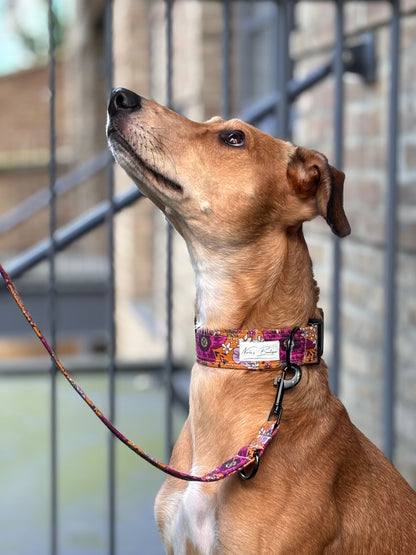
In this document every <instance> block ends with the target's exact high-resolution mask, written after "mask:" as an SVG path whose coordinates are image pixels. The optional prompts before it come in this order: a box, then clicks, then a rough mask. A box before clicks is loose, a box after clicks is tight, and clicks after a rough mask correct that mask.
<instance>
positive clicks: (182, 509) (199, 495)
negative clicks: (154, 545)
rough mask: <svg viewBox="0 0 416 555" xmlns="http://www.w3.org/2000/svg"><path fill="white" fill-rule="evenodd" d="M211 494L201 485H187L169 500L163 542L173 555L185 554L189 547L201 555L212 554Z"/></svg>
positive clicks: (214, 542)
mask: <svg viewBox="0 0 416 555" xmlns="http://www.w3.org/2000/svg"><path fill="white" fill-rule="evenodd" d="M215 506H216V504H215V495H213V494H210V493H208V492H207V491H206V490H205V489H204V486H203V484H201V483H199V482H191V483H189V484H188V486H187V488H186V489H185V490H184V491H182V492H177V493H176V494H174V495H173V496H172V497H171V500H170V504H169V508H168V511H167V512H168V516H167V518H166V522H167V528H166V536H167V540H168V541H169V543H170V544H171V546H172V549H173V553H175V555H180V554H184V553H186V552H187V546H189V544H192V546H193V547H194V548H196V549H197V550H198V551H199V553H201V555H213V554H214V553H215V551H216V547H217V539H218V537H217V525H216V515H215Z"/></svg>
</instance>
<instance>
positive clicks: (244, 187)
mask: <svg viewBox="0 0 416 555" xmlns="http://www.w3.org/2000/svg"><path fill="white" fill-rule="evenodd" d="M107 136H108V141H109V145H110V148H111V150H112V152H113V155H114V157H115V159H116V161H117V162H118V163H119V164H120V165H121V166H122V167H123V168H124V170H125V171H126V172H127V173H128V174H129V175H130V176H131V177H132V179H133V180H134V181H135V182H136V183H137V185H138V186H139V188H140V189H141V190H142V192H143V193H144V194H145V195H146V196H148V197H149V198H150V199H151V200H152V201H153V202H154V203H155V204H156V205H157V206H158V207H159V208H160V209H161V210H162V211H163V212H164V213H165V214H166V216H167V217H168V218H169V219H170V220H171V221H172V223H173V225H174V226H175V227H176V228H177V230H178V231H179V232H180V233H181V234H182V235H183V236H184V237H185V239H186V240H187V241H188V243H189V242H190V241H191V242H192V241H193V242H195V241H196V242H200V243H203V244H204V245H205V246H206V247H208V248H216V249H223V248H230V247H232V246H236V247H239V246H242V245H243V244H244V243H247V242H252V241H253V240H255V239H256V238H259V237H260V236H262V234H264V233H265V232H268V231H273V232H274V231H276V230H279V229H280V230H285V231H286V230H288V229H289V228H292V229H296V228H297V227H299V226H300V225H301V224H302V222H304V221H306V220H310V219H312V218H314V217H315V216H317V215H318V214H321V215H322V216H323V217H324V218H325V219H326V221H327V222H328V224H329V225H330V227H331V229H332V231H333V232H334V233H336V234H337V235H339V236H344V235H347V234H348V233H349V232H350V227H349V224H348V221H347V218H346V216H345V213H344V210H343V206H342V192H343V182H344V174H343V173H342V172H340V171H338V170H336V169H335V168H333V167H331V166H330V165H329V164H328V161H327V159H326V158H325V157H324V156H323V155H322V154H320V153H318V152H315V151H311V150H306V149H303V148H297V147H295V146H293V145H292V144H291V143H289V142H285V141H281V140H278V139H275V138H273V137H271V136H270V135H268V134H266V133H263V132H261V131H259V130H258V129H256V128H255V127H252V126H251V125H248V124H246V123H244V122H242V121H239V120H230V121H224V120H222V119H221V118H218V117H215V118H212V119H211V120H209V121H207V122H204V123H195V122H193V121H190V120H188V119H186V118H184V117H182V116H181V115H179V114H177V113H175V112H173V111H171V110H168V109H167V108H165V107H163V106H161V105H159V104H157V103H156V102H153V101H151V100H147V99H144V98H141V97H139V96H138V95H136V94H135V93H133V92H131V91H128V90H126V89H115V90H114V91H113V92H112V94H111V98H110V102H109V107H108V124H107Z"/></svg>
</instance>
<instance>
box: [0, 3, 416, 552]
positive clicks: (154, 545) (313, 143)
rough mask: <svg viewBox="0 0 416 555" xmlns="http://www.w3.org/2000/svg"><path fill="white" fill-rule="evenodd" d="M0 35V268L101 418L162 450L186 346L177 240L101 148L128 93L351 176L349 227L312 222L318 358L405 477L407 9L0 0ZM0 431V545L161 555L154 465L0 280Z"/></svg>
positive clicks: (180, 410) (410, 162)
mask: <svg viewBox="0 0 416 555" xmlns="http://www.w3.org/2000/svg"><path fill="white" fill-rule="evenodd" d="M0 36H1V37H2V50H1V54H0V123H1V127H0V129H1V134H0V261H1V263H2V264H3V265H4V266H5V268H6V270H8V271H9V272H10V274H11V275H12V277H13V276H14V277H15V278H16V284H17V287H18V289H19V291H20V293H21V294H22V296H23V299H24V302H25V304H26V305H27V307H28V308H29V311H30V312H31V313H32V315H33V317H34V319H35V320H36V321H37V323H38V324H39V325H40V327H41V329H42V330H43V331H44V332H45V335H46V336H47V338H48V339H50V340H51V342H52V343H53V344H55V346H56V350H57V353H58V356H59V357H60V358H61V360H62V362H63V363H64V365H65V367H66V368H67V369H68V371H70V372H71V373H72V374H73V375H74V377H75V378H76V380H77V381H79V383H80V385H81V386H82V387H83V388H84V389H85V390H86V392H87V394H88V395H89V396H91V397H92V399H93V400H94V401H95V403H96V404H97V405H98V406H99V407H100V409H102V410H103V412H104V413H105V414H108V415H110V417H111V418H112V419H113V420H114V421H115V423H116V425H117V426H118V427H119V428H120V429H121V430H122V432H123V433H124V434H125V435H127V436H128V437H129V438H130V439H132V440H133V441H134V442H135V443H137V444H138V445H140V446H141V447H143V448H144V449H145V450H146V451H148V452H150V453H151V454H153V455H154V456H156V457H158V458H159V459H162V460H166V459H167V458H168V454H169V450H170V446H171V444H172V442H173V441H174V439H175V437H176V435H177V433H178V431H179V429H180V427H181V425H182V423H183V421H184V419H185V417H186V409H187V387H188V380H189V369H190V368H191V366H192V362H193V359H194V345H193V317H194V314H193V302H194V283H193V273H192V269H191V267H190V264H189V261H188V255H187V252H186V249H185V245H184V243H183V241H182V239H181V238H180V237H179V236H177V234H176V233H175V232H173V231H172V230H171V229H170V228H169V227H168V225H167V223H166V222H165V221H164V219H163V217H162V216H161V214H160V213H159V212H158V211H157V210H155V209H154V208H153V206H152V205H151V203H150V202H149V201H148V200H147V199H143V198H141V196H140V194H139V193H138V192H137V189H136V188H135V187H134V186H133V184H132V183H131V181H130V180H129V178H128V177H127V176H126V175H125V174H124V173H123V172H122V171H121V170H120V169H119V168H117V167H113V165H112V162H111V158H110V156H109V154H108V152H107V148H106V137H105V123H106V104H107V97H108V92H109V90H110V89H111V87H112V86H123V87H127V88H130V89H132V90H134V91H136V92H138V93H139V94H141V95H143V96H147V97H152V98H154V99H155V100H156V101H158V102H161V103H163V104H167V105H169V106H171V107H172V108H174V109H175V110H177V111H179V112H180V113H182V114H183V115H185V116H187V117H189V118H191V119H194V120H196V121H203V120H205V119H208V118H210V117H212V116H213V115H216V114H220V115H222V116H224V117H229V116H238V117H241V118H242V119H244V120H246V121H249V122H251V123H253V124H255V125H257V126H258V127H260V128H262V129H264V130H265V131H267V132H270V133H272V134H274V135H276V136H279V137H281V138H287V139H290V140H292V141H293V142H295V143H296V144H299V145H302V146H306V147H308V148H314V149H317V150H319V151H322V152H324V153H325V154H326V155H327V156H328V158H329V160H330V162H331V163H332V164H333V165H335V166H336V167H338V168H339V169H343V170H344V171H345V173H346V176H347V177H346V182H345V208H346V213H347V215H348V218H349V221H350V223H351V227H352V235H351V236H350V237H348V238H346V239H344V240H342V241H339V240H336V239H335V238H333V237H331V233H330V230H329V228H328V227H327V226H326V224H325V223H324V222H323V221H318V220H317V221H314V222H311V223H308V224H307V225H306V226H305V230H306V235H307V240H308V244H309V246H310V251H311V256H312V259H313V262H314V268H315V274H316V278H317V281H318V284H319V285H320V287H321V306H322V307H323V309H324V311H325V319H326V327H325V352H324V358H325V360H326V361H327V362H328V363H329V365H330V384H331V388H332V389H333V391H334V392H335V393H337V394H338V395H339V396H340V398H341V400H342V401H343V402H344V403H345V405H346V407H347V409H348V411H349V413H350V416H351V419H352V420H353V422H354V423H355V424H357V425H358V426H359V427H360V428H361V429H362V430H363V431H364V433H366V435H368V436H369V437H370V438H371V439H372V441H374V442H375V443H376V444H377V445H378V446H379V447H380V448H381V449H382V450H383V451H384V452H385V453H386V455H387V456H388V457H389V458H390V459H391V460H392V461H393V462H394V464H395V465H396V467H397V468H398V469H399V471H400V472H401V473H402V474H403V475H404V476H405V478H406V479H407V480H408V481H409V483H410V484H411V485H412V486H413V487H415V485H416V431H415V429H416V380H415V378H416V364H415V355H414V353H415V347H414V345H415V344H416V277H415V276H416V0H402V2H399V1H391V2H390V1H383V2H374V1H360V2H353V1H351V2H350V1H344V2H343V1H342V0H338V1H335V0H334V1H326V2H325V1H289V0H276V1H272V0H269V1H238V0H232V1H231V0H223V1H221V0H217V1H215V0H210V1H208V0H207V1H203V0H176V1H171V0H166V1H163V0H152V1H151V0H113V1H111V0H73V1H72V2H66V1H65V0H54V1H53V2H51V1H49V2H47V1H46V0H0ZM116 213H117V214H116ZM51 238H52V239H51ZM0 428H1V437H2V442H1V446H0V476H1V491H2V504H1V509H0V511H1V512H2V513H3V516H2V518H1V519H0V545H1V552H2V553H5V554H6V553H7V554H45V553H60V554H61V553H62V554H75V553H76V554H101V553H117V554H130V553H132V554H133V553H144V554H146V555H153V554H161V553H163V548H162V546H161V542H160V540H159V538H158V533H157V530H156V526H155V524H154V520H153V502H154V497H155V495H156V492H157V490H158V488H159V487H160V484H161V483H162V480H163V476H162V475H161V473H160V472H159V471H157V470H156V469H154V468H153V467H151V466H149V465H147V464H146V463H145V462H143V461H141V460H140V459H139V458H138V457H136V456H135V455H134V454H133V453H132V452H130V451H129V450H128V449H127V448H125V447H124V446H122V445H116V444H115V442H114V441H113V440H112V439H109V437H108V433H107V430H106V429H105V428H104V427H103V426H102V424H101V423H100V422H98V420H97V419H96V418H95V417H94V416H93V415H92V413H91V412H90V411H88V410H87V408H86V406H84V405H83V403H82V401H81V400H80V399H79V398H78V397H77V396H76V395H75V393H74V391H73V390H72V389H71V388H70V386H69V385H68V383H67V382H66V381H65V380H64V378H63V377H62V376H57V375H56V372H55V370H54V369H53V368H51V365H50V362H49V360H48V357H47V356H46V355H45V353H44V351H43V347H42V345H41V344H40V342H38V341H37V340H36V337H35V336H34V335H33V332H32V331H31V330H30V328H29V326H28V325H27V324H26V323H25V321H24V319H23V317H22V316H21V315H20V314H19V312H18V309H17V307H16V306H15V304H14V303H13V300H12V299H11V297H10V296H9V295H8V294H7V292H6V291H5V290H4V287H2V288H1V290H0Z"/></svg>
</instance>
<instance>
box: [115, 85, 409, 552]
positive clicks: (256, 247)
mask: <svg viewBox="0 0 416 555" xmlns="http://www.w3.org/2000/svg"><path fill="white" fill-rule="evenodd" d="M107 136H108V142H109V146H110V149H111V151H112V153H113V155H114V158H115V160H116V161H117V162H118V163H119V164H120V165H121V166H122V168H124V170H125V171H126V172H127V174H128V175H129V176H130V177H131V178H132V179H133V180H134V181H135V182H136V184H137V185H138V187H139V188H140V189H141V191H142V192H143V193H144V194H145V195H146V196H147V197H148V198H149V199H150V200H152V201H153V202H154V204H155V205H156V206H157V207H158V208H159V209H160V210H161V211H162V212H163V213H164V214H165V215H166V217H167V218H168V219H169V220H170V222H171V223H172V224H173V226H174V227H175V228H176V230H177V231H178V232H179V233H180V234H181V235H182V237H183V238H184V239H185V241H186V244H187V247H188V250H189V254H190V257H191V261H192V264H193V268H194V271H195V276H196V291H197V298H196V328H197V334H198V332H199V333H200V336H201V333H202V336H204V333H205V334H206V336H205V347H206V346H207V342H208V340H210V338H212V337H217V336H218V333H219V332H218V330H247V331H246V334H249V333H250V331H249V330H279V329H284V330H295V329H296V327H300V328H302V329H303V328H305V327H307V326H308V325H309V323H310V322H311V321H312V322H313V321H318V320H319V319H321V312H320V310H319V309H318V297H319V289H318V287H317V284H316V282H315V280H314V276H313V271H312V262H311V259H310V256H309V252H308V248H307V245H306V242H305V239H304V236H303V232H302V224H303V222H305V221H308V220H311V219H313V218H315V217H316V216H318V215H321V216H322V217H323V218H324V219H325V220H326V222H327V223H328V225H329V226H330V228H331V230H332V231H333V232H334V233H335V234H336V235H338V236H340V237H343V236H345V235H348V234H349V233H350V226H349V223H348V220H347V217H346V215H345V213H344V209H343V184H344V174H343V173H342V172H341V171H338V170H337V169H336V168H334V167H332V166H331V165H330V164H329V163H328V161H327V159H326V158H325V156H324V155H322V154H320V153H318V152H316V151H313V150H308V149H305V148H301V147H296V146H294V145H293V144H291V143H290V142H286V141H282V140H278V139H276V138H273V137H271V136H270V135H268V134H266V133H263V132H261V131H259V130H258V129H256V128H254V127H252V126H250V125H248V124H246V123H243V122H242V121H239V120H235V119H233V120H231V121H224V120H223V119H221V118H219V117H214V118H212V119H210V120H208V121H207V122H205V123H195V122H193V121H190V120H188V119H186V118H184V117H182V116H181V115H179V114H177V113H175V112H173V111H171V110H169V109H167V108H165V107H163V106H161V105H159V104H157V103H156V102H153V101H151V100H147V99H145V98H142V97H140V96H138V95H137V94H135V93H134V92H131V91H129V90H127V89H114V90H113V92H112V94H111V98H110V101H109V106H108V122H107ZM311 319H312V320H311ZM207 330H213V335H212V334H211V335H209V333H210V332H208V331H207ZM231 337H233V335H231ZM250 339H251V338H250V337H247V338H246V340H243V342H242V343H241V339H240V340H239V341H240V343H239V347H238V348H239V349H240V352H239V354H238V353H237V351H238V348H237V347H235V349H234V354H233V357H231V358H230V357H229V356H228V358H227V357H226V354H227V353H226V351H227V349H228V350H232V346H231V343H230V342H229V343H228V344H227V343H225V344H223V345H222V348H220V349H217V353H216V356H217V355H218V352H219V359H221V357H222V356H223V355H224V356H223V359H224V360H225V363H224V365H222V363H221V364H220V362H218V360H219V359H218V358H215V360H214V359H212V361H211V362H212V364H210V363H209V360H208V359H207V360H199V359H198V361H197V362H196V363H195V365H194V367H193V369H192V375H191V384H190V410H189V416H188V418H187V420H186V422H185V424H184V427H183V429H182V432H181V433H180V436H179V438H178V440H177V443H176V445H175V447H174V449H173V454H172V458H171V462H170V464H171V465H172V466H174V467H175V468H178V469H180V470H182V471H184V472H192V473H202V472H206V471H207V470H209V469H211V468H215V467H216V465H218V464H219V463H221V462H223V461H224V460H226V459H227V458H229V457H232V456H233V454H234V453H237V451H238V449H239V448H240V447H241V445H244V444H245V443H246V442H247V441H248V440H250V439H251V438H253V437H255V436H256V433H257V432H258V430H259V427H260V426H261V424H262V422H263V421H264V419H265V416H267V415H268V414H269V410H270V407H271V406H273V402H274V399H275V396H276V387H274V386H273V380H274V378H275V377H279V375H280V376H281V375H282V371H283V366H284V364H282V361H280V362H277V363H276V364H277V367H276V368H275V369H274V370H270V369H268V367H267V364H268V363H264V362H258V360H260V361H262V360H263V358H262V357H264V356H265V355H264V353H265V352H266V353H267V356H268V357H271V356H273V357H275V358H274V359H273V360H275V359H276V357H277V355H276V353H271V354H269V353H270V352H271V351H273V349H272V348H271V347H270V348H266V349H265V350H263V351H262V350H261V349H260V350H259V345H260V344H261V341H260V339H261V338H260V337H258V338H256V337H254V339H255V341H253V342H252V346H253V349H254V351H256V350H257V351H258V352H257V354H254V355H253V354H251V355H249V359H250V356H251V357H254V362H253V360H251V361H250V360H249V362H246V361H245V360H242V359H243V357H242V353H243V350H244V353H245V354H247V353H250V349H247V343H248V342H249V340H250ZM230 341H231V340H230ZM264 345H266V344H264ZM197 347H198V346H197ZM202 347H204V345H203V344H202V342H201V345H199V351H201V349H202ZM260 347H261V345H260ZM267 347H268V344H267ZM281 348H283V347H281V346H278V347H276V345H275V344H274V349H275V350H276V349H278V350H280V349H281ZM286 348H287V341H286ZM221 349H222V350H221ZM197 352H198V349H197ZM201 352H202V351H201ZM221 352H222V353H223V355H222V354H221ZM203 354H204V353H202V355H203ZM212 354H213V353H212V352H211V353H210V356H211V355H212ZM202 355H201V356H202ZM267 356H266V358H267ZM239 357H241V358H239ZM256 357H258V360H257V362H256ZM208 358H209V357H208ZM277 358H278V357H277ZM283 358H284V357H283ZM223 359H221V360H223ZM224 360H223V362H224ZM279 360H280V359H279ZM314 362H315V363H314V364H303V363H301V364H300V368H301V371H302V377H301V379H300V381H299V383H298V384H297V385H296V387H293V388H292V389H290V390H288V391H287V392H286V393H285V396H284V401H283V405H284V411H283V414H282V418H281V423H280V427H279V433H278V434H277V435H276V437H275V438H273V440H272V441H271V442H270V445H269V447H268V448H267V450H266V451H265V452H264V455H263V456H262V458H261V460H260V463H259V467H258V473H257V475H256V477H255V478H254V479H252V480H242V479H241V478H240V476H238V474H235V475H233V476H230V477H227V478H226V479H224V480H222V481H219V482H215V483H200V482H190V483H188V482H183V481H180V480H178V479H176V478H174V477H171V476H168V477H167V478H166V480H165V482H164V484H163V486H162V488H161V489H160V491H159V493H158V495H157V499H156V504H155V516H156V520H157V523H158V527H159V530H160V533H161V536H162V539H163V542H164V545H165V548H166V551H167V553H169V554H176V555H183V554H194V553H198V554H201V555H211V554H227V555H228V554H230V555H237V554H238V555H253V554H272V555H274V554H296V555H300V554H305V555H312V554H320V553H325V554H337V555H339V554H348V555H357V554H366V555H368V554H374V555H381V554H386V555H387V554H389V555H391V554H393V553H394V554H396V555H397V554H403V555H409V554H410V553H416V493H415V492H414V490H413V489H412V488H411V487H410V486H409V485H408V484H407V482H406V481H405V480H404V478H402V476H401V475H400V474H399V473H398V472H397V471H396V470H395V469H394V467H393V466H392V465H391V463H390V462H389V461H388V460H387V459H386V458H385V457H384V455H383V454H382V453H381V452H380V451H379V450H378V449H377V448H376V447H375V446H374V445H373V444H372V443H371V442H370V441H369V440H368V439H367V438H366V437H365V436H364V435H363V434H362V433H361V432H360V431H359V430H358V429H357V428H356V427H355V426H354V425H353V424H352V423H351V421H350V419H349V417H348V415H347V412H346V409H345V408H344V406H343V405H342V404H341V402H340V401H339V400H338V399H337V398H336V397H335V396H334V395H333V394H332V393H331V391H330V390H329V387H328V374H327V366H326V365H325V363H324V361H323V360H319V357H318V359H317V360H315V361H314ZM217 363H218V364H217ZM289 363H290V360H289ZM239 364H240V367H239ZM262 364H263V366H262ZM241 365H242V367H241ZM250 365H251V366H250ZM253 369H254V370H255V371H252V370H253Z"/></svg>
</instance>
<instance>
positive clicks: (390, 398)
mask: <svg viewBox="0 0 416 555" xmlns="http://www.w3.org/2000/svg"><path fill="white" fill-rule="evenodd" d="M391 3H392V19H391V28H390V40H391V44H390V52H391V55H390V93H389V96H390V98H389V124H388V134H389V136H388V146H387V148H388V169H387V180H388V181H387V198H386V202H387V206H386V255H385V294H386V306H385V328H384V348H385V353H384V394H383V397H384V399H383V401H384V402H383V418H384V433H385V437H384V454H385V455H386V457H388V458H389V459H390V460H391V461H392V460H393V456H394V444H393V435H394V393H395V389H394V377H395V372H396V364H395V331H396V268H397V264H396V262H397V260H396V239H397V187H396V180H397V136H398V105H399V51H400V0H391Z"/></svg>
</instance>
